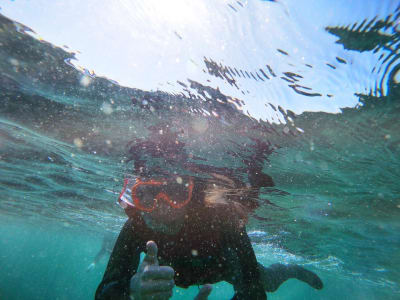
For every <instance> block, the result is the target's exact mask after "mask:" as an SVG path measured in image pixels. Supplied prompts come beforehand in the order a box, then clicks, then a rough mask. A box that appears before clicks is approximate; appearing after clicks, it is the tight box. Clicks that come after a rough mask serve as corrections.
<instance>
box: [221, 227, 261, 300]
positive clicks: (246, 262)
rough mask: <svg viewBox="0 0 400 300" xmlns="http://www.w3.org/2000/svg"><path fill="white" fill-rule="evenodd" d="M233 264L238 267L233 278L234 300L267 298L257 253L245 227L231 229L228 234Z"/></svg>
mask: <svg viewBox="0 0 400 300" xmlns="http://www.w3.org/2000/svg"><path fill="white" fill-rule="evenodd" d="M226 238H227V240H226V241H227V245H228V251H229V252H230V253H231V254H230V255H229V256H230V257H231V259H232V258H233V259H235V260H236V262H233V264H232V266H233V267H234V268H236V270H237V271H235V270H234V272H235V274H233V276H234V278H235V279H234V280H233V287H234V290H235V295H234V297H233V298H232V299H233V300H250V299H252V300H265V299H267V295H266V293H265V291H264V288H263V286H262V284H261V279H260V273H259V270H258V264H257V259H256V255H255V254H254V250H253V247H252V245H251V242H250V239H249V237H248V235H247V233H246V230H245V228H241V229H236V230H230V231H229V232H228V233H227V234H226Z"/></svg>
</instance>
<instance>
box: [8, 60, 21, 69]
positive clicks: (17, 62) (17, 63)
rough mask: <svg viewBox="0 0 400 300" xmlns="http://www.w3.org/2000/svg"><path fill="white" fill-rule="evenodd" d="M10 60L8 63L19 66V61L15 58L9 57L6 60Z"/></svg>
mask: <svg viewBox="0 0 400 300" xmlns="http://www.w3.org/2000/svg"><path fill="white" fill-rule="evenodd" d="M8 61H9V62H10V64H12V65H13V66H14V67H18V66H19V61H18V60H17V59H15V58H10V59H9V60H8Z"/></svg>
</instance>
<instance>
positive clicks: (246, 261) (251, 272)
mask: <svg viewBox="0 0 400 300" xmlns="http://www.w3.org/2000/svg"><path fill="white" fill-rule="evenodd" d="M189 219H190V217H189V218H187V219H186V220H185V223H184V224H183V226H182V228H181V230H180V231H179V232H178V233H176V234H174V235H166V234H163V233H159V232H156V231H152V230H151V229H150V228H148V227H147V226H146V224H145V223H144V221H143V220H142V219H141V218H129V219H128V221H127V222H126V223H125V225H124V227H123V228H122V230H121V232H120V235H119V237H118V239H117V242H116V244H115V247H114V249H113V252H112V254H111V257H110V260H109V263H108V266H107V269H106V271H105V274H104V277H103V280H102V282H101V283H100V285H99V286H98V288H97V291H96V296H95V299H96V300H106V299H114V300H120V299H121V300H122V299H124V300H125V299H129V289H130V288H129V287H130V280H131V278H132V276H133V275H134V274H135V273H136V270H137V268H138V265H139V258H140V253H141V252H144V251H145V247H146V243H147V241H149V240H152V241H154V242H155V243H156V244H157V246H158V257H159V263H160V265H167V266H171V267H172V268H173V269H174V271H175V277H174V280H175V284H176V285H177V286H179V287H183V288H187V287H189V286H191V285H201V284H205V283H216V282H219V281H227V282H229V283H231V284H232V285H233V287H234V290H235V295H234V297H233V299H246V300H247V299H249V300H250V299H251V300H258V299H266V298H267V297H266V293H265V290H264V288H263V286H262V284H261V281H260V272H259V270H258V265H257V260H256V257H255V254H254V251H253V248H252V246H251V243H250V240H249V237H248V236H247V233H246V230H245V228H241V227H239V226H234V225H233V224H231V223H230V220H229V218H224V219H225V220H221V218H214V219H211V220H210V219H202V220H203V221H202V222H201V223H199V222H191V221H190V220H189ZM222 219H223V218H222Z"/></svg>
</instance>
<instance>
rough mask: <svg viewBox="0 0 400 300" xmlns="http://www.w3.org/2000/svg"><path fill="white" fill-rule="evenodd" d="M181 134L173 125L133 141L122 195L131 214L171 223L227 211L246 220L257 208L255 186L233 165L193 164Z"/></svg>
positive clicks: (157, 129) (241, 219) (234, 216)
mask: <svg viewBox="0 0 400 300" xmlns="http://www.w3.org/2000/svg"><path fill="white" fill-rule="evenodd" d="M179 135H180V133H179V131H172V130H170V129H169V127H163V128H162V129H160V128H159V127H157V128H155V127H154V128H152V129H151V134H150V136H149V137H148V138H146V139H137V140H135V141H134V142H132V143H130V144H129V151H128V152H129V154H130V160H131V161H133V169H132V170H131V174H130V176H128V178H127V179H125V186H124V190H123V192H122V193H121V195H120V204H122V206H125V211H126V213H127V214H128V216H130V217H139V218H140V217H142V218H144V219H145V220H151V221H152V222H153V224H155V223H161V224H164V225H166V226H168V224H174V223H179V222H182V221H183V220H184V219H185V218H188V219H190V220H197V221H200V222H201V218H211V217H215V216H214V215H215V214H213V213H212V212H213V211H215V212H217V211H219V212H221V211H222V212H226V213H229V215H230V218H232V219H236V220H238V221H240V222H241V223H242V224H244V223H246V221H247V216H248V214H249V213H250V212H251V211H253V210H254V209H255V208H257V206H258V202H257V200H255V198H254V197H251V196H250V197H249V195H250V194H249V191H251V188H249V187H247V186H246V185H245V184H244V183H242V182H241V181H240V180H238V179H237V178H236V176H234V174H233V173H232V171H231V170H229V169H221V168H217V167H211V166H208V165H204V164H202V165H197V164H193V163H189V161H188V160H189V157H193V156H191V155H188V154H187V152H186V150H185V147H184V146H185V144H184V143H183V142H182V141H180V140H179ZM121 199H122V200H121ZM204 211H206V213H205V214H204V213H202V212H204ZM199 218H200V219H199ZM240 222H238V223H240ZM146 223H149V222H146Z"/></svg>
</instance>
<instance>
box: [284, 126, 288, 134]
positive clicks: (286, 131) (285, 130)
mask: <svg viewBox="0 0 400 300" xmlns="http://www.w3.org/2000/svg"><path fill="white" fill-rule="evenodd" d="M289 131H290V129H289V127H287V126H285V127H284V128H283V132H284V133H285V134H288V133H289Z"/></svg>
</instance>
